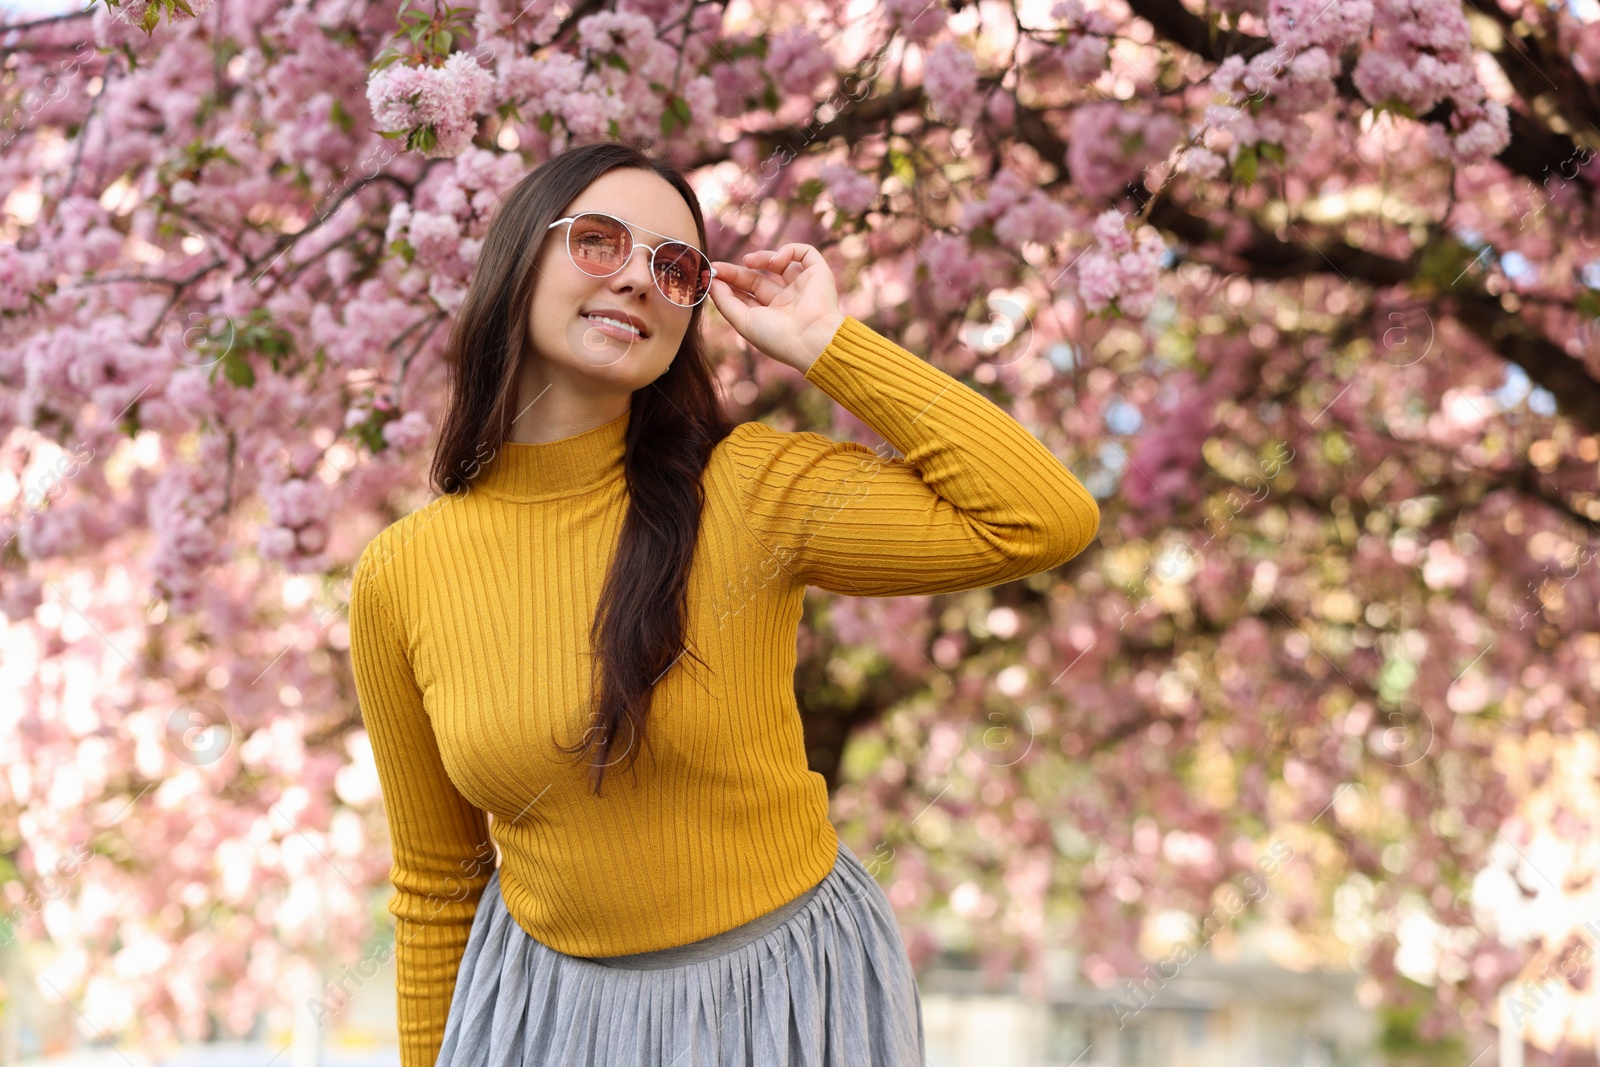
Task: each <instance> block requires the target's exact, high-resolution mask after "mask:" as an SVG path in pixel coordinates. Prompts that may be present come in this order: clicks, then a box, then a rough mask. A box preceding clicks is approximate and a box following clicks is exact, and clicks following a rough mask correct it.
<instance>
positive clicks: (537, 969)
mask: <svg viewBox="0 0 1600 1067" xmlns="http://www.w3.org/2000/svg"><path fill="white" fill-rule="evenodd" d="M923 1057H924V1046H923V1029H922V997H921V994H920V993H919V991H918V989H917V983H916V976H915V974H914V973H913V972H912V969H911V961H910V959H909V958H908V957H907V955H906V950H905V944H904V942H903V941H902V940H901V937H900V927H899V925H898V923H897V922H896V921H895V917H894V911H893V909H892V907H891V906H890V904H889V900H888V898H887V897H885V896H884V893H883V890H882V889H881V888H880V887H879V885H878V883H877V882H876V881H875V880H874V879H873V877H872V875H871V874H870V873H868V871H867V869H866V868H865V867H864V866H863V865H862V863H861V860H860V859H859V858H858V857H857V856H856V854H855V853H854V852H852V851H851V850H850V849H849V848H848V847H847V846H846V845H845V844H844V842H843V841H841V842H840V843H839V854H838V856H837V858H836V859H835V860H834V864H833V869H832V870H831V871H829V872H828V875H827V877H825V878H823V879H822V881H821V882H819V883H817V885H815V886H813V887H812V888H811V889H809V890H807V891H806V892H805V893H803V894H801V895H800V896H799V897H797V898H796V899H795V900H793V901H790V902H789V903H787V904H785V905H783V906H782V907H780V908H778V909H777V910H776V911H773V912H769V913H768V914H766V915H762V916H760V917H758V918H756V919H754V920H752V921H751V922H748V923H745V924H744V925H743V926H737V927H735V928H733V929H732V930H727V931H724V932H723V933H720V934H715V935H713V936H711V937H708V938H705V939H704V940H701V941H695V942H692V943H690V944H688V945H679V946H675V947H673V948H667V949H661V950H658V951H656V952H644V953H639V954H637V955H634V956H609V957H603V958H594V959H588V958H584V957H579V956H568V955H566V954H564V953H561V952H557V951H555V950H554V949H552V948H550V947H549V946H547V945H545V944H543V943H542V942H540V941H537V940H535V939H534V938H533V937H531V936H529V935H528V933H527V931H525V930H523V929H522V928H521V927H520V926H518V925H517V924H516V921H515V920H513V919H512V918H511V915H510V913H509V912H507V911H506V906H505V901H504V900H503V899H502V898H501V896H500V872H499V870H498V869H496V871H495V873H494V874H493V875H492V876H491V877H490V879H489V884H488V885H487V886H486V887H485V889H484V892H483V896H482V897H481V898H480V900H479V902H478V912H477V916H476V918H474V920H473V923H472V933H471V935H470V936H469V938H468V940H467V947H466V952H465V953H464V955H463V956H462V958H461V968H460V970H459V971H458V972H457V976H456V986H455V993H454V995H453V997H452V999H451V1002H450V1014H449V1017H448V1020H447V1021H446V1023H445V1031H444V1043H443V1045H442V1046H441V1047H440V1049H439V1059H438V1062H437V1065H436V1067H546V1065H548V1067H602V1065H603V1067H923Z"/></svg>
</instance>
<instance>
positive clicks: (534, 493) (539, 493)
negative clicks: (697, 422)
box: [470, 409, 631, 500]
mask: <svg viewBox="0 0 1600 1067" xmlns="http://www.w3.org/2000/svg"><path fill="white" fill-rule="evenodd" d="M630 415H631V409H630V411H625V412H623V413H622V414H621V415H619V416H618V417H617V418H615V419H612V420H611V421H610V422H607V423H603V424H602V425H600V426H596V427H595V428H594V429H592V430H585V431H584V432H582V433H578V434H573V435H572V436H570V437H562V438H560V439H558V440H555V441H541V442H539V443H538V444H524V443H522V442H518V441H505V442H503V443H501V445H500V447H499V448H498V449H497V450H496V452H495V454H494V456H493V458H491V459H490V460H489V461H488V462H487V463H486V464H485V465H484V467H483V469H482V470H481V471H480V472H479V474H478V476H477V477H476V478H474V479H472V481H471V483H470V484H471V486H472V488H473V489H476V490H481V491H482V492H485V493H488V494H489V495H491V496H498V497H502V498H504V499H507V500H545V499H549V498H552V497H561V496H570V495H572V494H574V493H581V492H586V491H588V490H590V489H594V488H596V487H597V486H599V485H600V484H602V483H604V482H608V481H610V480H611V479H612V478H613V477H615V476H617V475H620V474H621V473H622V469H623V464H622V459H623V453H624V451H625V448H626V444H627V435H628V421H629V416H630Z"/></svg>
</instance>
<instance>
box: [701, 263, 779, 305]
mask: <svg viewBox="0 0 1600 1067" xmlns="http://www.w3.org/2000/svg"><path fill="white" fill-rule="evenodd" d="M716 267H717V276H716V278H714V279H713V280H712V284H713V285H715V284H716V283H717V282H719V281H726V282H727V283H728V284H729V286H731V287H733V288H735V289H741V290H743V291H744V292H746V293H748V294H749V295H750V296H751V297H752V298H754V299H755V300H756V301H757V302H758V303H761V304H763V305H765V304H769V303H771V302H772V298H773V297H774V296H776V295H777V293H778V289H779V286H778V284H777V283H776V282H774V281H773V280H772V278H771V277H770V276H769V275H767V274H764V273H762V272H761V271H758V270H752V269H750V268H749V267H741V266H739V265H737V264H734V263H726V264H725V263H718V264H717V265H716Z"/></svg>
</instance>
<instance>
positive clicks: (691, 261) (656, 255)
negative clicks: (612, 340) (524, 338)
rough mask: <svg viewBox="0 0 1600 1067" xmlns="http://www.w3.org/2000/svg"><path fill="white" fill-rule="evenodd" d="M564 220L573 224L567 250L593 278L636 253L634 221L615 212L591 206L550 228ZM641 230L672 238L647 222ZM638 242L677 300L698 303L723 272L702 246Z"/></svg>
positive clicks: (665, 290) (661, 284)
mask: <svg viewBox="0 0 1600 1067" xmlns="http://www.w3.org/2000/svg"><path fill="white" fill-rule="evenodd" d="M563 223H565V224H566V225H567V255H568V256H570V257H571V259H572V264H573V266H575V267H577V268H578V269H579V270H581V271H583V272H584V273H585V274H588V275H590V276H591V277H595V278H609V277H610V276H611V275H613V274H615V273H617V271H619V270H621V269H622V268H623V266H624V264H626V263H627V262H628V257H629V256H631V255H633V249H634V244H635V242H634V240H633V233H632V231H631V230H630V229H629V226H630V224H629V223H626V222H623V221H622V220H621V219H619V218H617V217H616V216H614V215H607V214H605V213H604V212H600V211H585V212H583V213H582V214H581V215H572V216H569V217H568V218H564V219H557V220H556V221H554V222H552V223H551V224H550V225H549V226H546V227H545V230H546V231H549V230H553V229H555V228H556V227H557V226H560V225H562V224H563ZM639 229H641V230H644V232H645V233H650V234H655V236H657V237H666V234H664V233H656V232H655V231H654V230H647V229H645V228H644V227H643V226H640V227H639ZM638 247H640V248H643V249H644V250H645V251H647V252H649V253H650V277H651V278H653V279H654V280H655V283H656V288H657V289H659V290H660V291H661V295H662V296H664V297H666V298H667V299H668V300H670V301H672V302H673V303H674V304H677V305H678V306H679V307H686V308H692V307H694V306H695V305H696V304H698V303H700V301H702V300H704V299H705V298H706V294H707V293H709V292H711V279H712V278H715V277H716V276H717V271H716V268H714V267H713V266H712V265H711V261H710V260H709V259H707V258H706V257H705V254H704V253H703V252H701V251H700V250H699V249H698V248H696V247H694V246H693V245H686V244H684V243H683V242H682V241H675V240H672V239H671V238H668V239H667V240H665V241H662V242H661V243H660V244H658V245H656V246H655V247H653V248H652V247H651V246H650V245H647V244H642V243H641V244H639V245H638Z"/></svg>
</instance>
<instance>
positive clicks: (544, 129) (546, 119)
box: [539, 111, 556, 133]
mask: <svg viewBox="0 0 1600 1067" xmlns="http://www.w3.org/2000/svg"><path fill="white" fill-rule="evenodd" d="M555 124H556V117H555V116H554V115H552V114H551V113H550V112H548V111H546V112H545V113H544V114H543V115H540V116H539V132H540V133H549V132H550V131H551V129H553V128H554V127H555Z"/></svg>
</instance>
